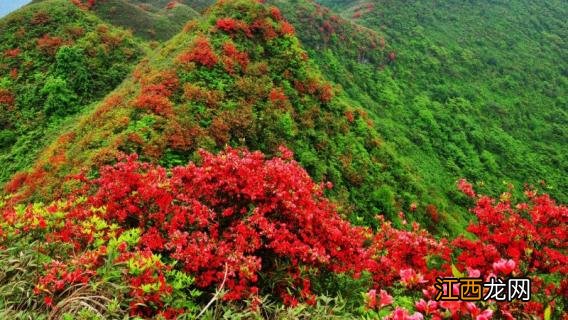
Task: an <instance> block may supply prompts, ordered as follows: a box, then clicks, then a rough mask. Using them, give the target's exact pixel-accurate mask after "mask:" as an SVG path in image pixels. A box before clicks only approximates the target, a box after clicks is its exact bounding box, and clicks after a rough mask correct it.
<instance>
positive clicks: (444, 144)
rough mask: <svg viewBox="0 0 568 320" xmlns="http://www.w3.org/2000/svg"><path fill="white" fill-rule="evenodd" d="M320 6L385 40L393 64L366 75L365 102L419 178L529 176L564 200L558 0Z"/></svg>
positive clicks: (486, 184)
mask: <svg viewBox="0 0 568 320" xmlns="http://www.w3.org/2000/svg"><path fill="white" fill-rule="evenodd" d="M321 3H323V4H326V5H329V6H331V7H333V8H334V9H335V10H337V11H338V12H340V13H341V14H342V16H343V17H344V18H347V19H351V20H352V21H354V22H356V23H359V24H362V25H364V26H367V27H369V28H372V29H374V30H377V31H379V32H381V33H383V34H384V35H385V38H386V41H387V43H388V44H389V45H390V46H391V48H392V60H393V62H392V63H391V64H390V65H389V68H386V69H385V71H384V72H380V73H376V74H374V75H372V76H371V77H369V80H370V87H373V88H374V89H373V90H371V91H367V92H366V93H367V94H369V95H373V92H375V94H376V95H378V97H377V98H378V99H373V100H374V103H369V104H368V105H367V107H368V108H369V109H371V110H373V111H374V112H375V113H376V114H377V115H378V116H379V119H378V121H377V122H378V123H380V124H381V125H380V126H377V130H378V131H379V132H380V133H381V135H382V136H383V137H384V138H385V140H386V141H388V142H390V143H392V144H394V145H396V146H397V148H398V149H399V151H400V152H401V154H402V155H403V156H404V157H405V158H406V159H407V160H409V161H411V163H412V164H413V167H415V168H416V169H417V170H418V171H419V172H421V173H422V174H423V176H424V183H425V185H430V186H433V187H435V188H436V189H437V191H436V192H439V191H442V190H444V187H443V186H448V185H450V184H451V182H452V181H455V179H457V178H458V177H467V178H468V179H470V180H472V181H475V182H476V185H477V186H478V187H480V188H481V189H482V190H484V191H485V192H487V193H491V194H497V193H499V192H501V191H502V190H503V189H504V185H507V184H509V183H510V184H513V185H514V186H515V187H516V190H517V191H520V190H522V185H523V184H524V183H530V184H532V185H535V186H539V188H542V189H544V190H546V191H547V192H550V193H551V194H552V195H553V196H554V197H555V198H557V199H559V200H561V201H564V202H565V201H566V200H567V197H568V193H567V192H568V185H567V180H566V176H565V175H566V172H568V167H567V163H568V161H567V160H568V159H567V158H566V157H567V153H566V152H564V150H566V149H567V147H568V146H567V141H568V126H567V124H568V114H567V104H568V101H567V100H566V97H567V95H566V92H568V81H567V74H566V67H567V66H566V61H567V58H568V50H567V47H568V46H567V44H566V39H567V34H566V30H568V28H567V25H566V19H564V17H565V16H566V14H567V13H568V6H567V5H566V3H565V2H559V1H540V2H532V1H522V0H519V1H497V2H494V1H493V2H484V1H469V2H463V1H446V2H443V3H437V2H436V3H434V2H432V1H425V2H419V1H405V2H404V3H400V2H398V1H334V0H327V1H326V0H324V1H321ZM443 193H445V194H446V196H449V198H450V199H452V197H451V195H449V190H447V189H446V190H445V191H443ZM516 194H518V193H516Z"/></svg>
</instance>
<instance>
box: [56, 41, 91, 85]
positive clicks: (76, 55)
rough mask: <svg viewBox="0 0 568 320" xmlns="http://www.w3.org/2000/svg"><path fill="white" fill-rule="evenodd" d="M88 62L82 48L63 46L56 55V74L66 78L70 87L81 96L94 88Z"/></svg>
mask: <svg viewBox="0 0 568 320" xmlns="http://www.w3.org/2000/svg"><path fill="white" fill-rule="evenodd" d="M86 63H87V62H86V59H85V56H84V53H83V50H82V49H81V48H79V47H76V46H74V47H68V46H65V47H62V48H60V49H59V50H58V51H57V54H56V56H55V65H54V69H55V70H54V74H55V75H56V76H58V77H60V78H62V79H66V81H67V82H68V84H69V87H70V88H71V89H73V91H75V93H76V94H78V95H79V96H82V95H86V94H88V93H89V91H91V90H92V89H93V88H92V82H91V81H89V72H88V70H87V66H86Z"/></svg>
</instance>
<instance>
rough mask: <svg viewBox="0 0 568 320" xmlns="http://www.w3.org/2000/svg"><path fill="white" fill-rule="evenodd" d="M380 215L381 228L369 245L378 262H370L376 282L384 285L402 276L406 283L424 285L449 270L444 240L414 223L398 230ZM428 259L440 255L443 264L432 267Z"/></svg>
mask: <svg viewBox="0 0 568 320" xmlns="http://www.w3.org/2000/svg"><path fill="white" fill-rule="evenodd" d="M379 219H380V220H381V221H380V222H381V228H380V229H379V230H377V232H376V233H375V237H374V238H373V243H372V247H371V251H372V252H373V254H372V256H373V257H376V258H375V259H376V262H377V263H376V264H371V265H370V267H371V270H372V273H373V278H374V280H375V282H376V283H377V284H379V285H380V286H382V287H386V286H392V285H393V283H394V282H395V281H396V280H401V283H402V284H403V285H404V286H406V287H410V288H413V287H423V286H424V285H425V284H426V283H430V284H432V283H433V282H434V280H435V278H436V277H437V276H439V275H443V274H447V273H448V271H449V268H448V262H449V261H450V255H451V249H450V248H449V246H448V243H447V241H446V240H442V241H437V240H435V239H434V238H433V237H432V236H431V235H430V234H428V233H427V232H426V231H425V230H423V229H419V226H418V225H417V224H414V225H413V228H414V230H413V231H406V230H398V229H395V228H394V227H392V225H391V223H390V222H386V221H384V218H383V217H382V216H381V217H380V218H379ZM429 259H439V260H441V261H442V262H445V264H443V265H441V269H440V270H437V269H431V268H429V267H428V260H429ZM375 268H376V269H375Z"/></svg>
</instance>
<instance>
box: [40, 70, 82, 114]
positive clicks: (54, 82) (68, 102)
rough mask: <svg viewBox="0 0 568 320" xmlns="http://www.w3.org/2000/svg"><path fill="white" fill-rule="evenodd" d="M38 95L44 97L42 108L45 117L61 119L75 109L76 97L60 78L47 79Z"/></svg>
mask: <svg viewBox="0 0 568 320" xmlns="http://www.w3.org/2000/svg"><path fill="white" fill-rule="evenodd" d="M40 93H41V94H42V95H45V103H44V107H43V108H44V112H45V113H46V115H47V116H59V117H63V116H66V115H69V114H71V113H74V112H75V111H76V109H77V100H78V97H77V95H76V94H75V92H73V91H72V90H71V89H70V88H69V86H68V85H67V81H65V80H64V79H62V78H60V77H49V78H48V79H47V81H46V82H45V85H44V86H43V88H42V89H41V91H40Z"/></svg>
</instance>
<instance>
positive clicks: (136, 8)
mask: <svg viewBox="0 0 568 320" xmlns="http://www.w3.org/2000/svg"><path fill="white" fill-rule="evenodd" d="M91 10H92V11H93V12H94V13H95V14H96V15H98V16H99V17H100V18H101V19H103V20H105V21H107V22H108V23H111V24H114V25H117V26H121V27H123V28H125V29H129V30H132V32H133V33H134V35H136V36H139V37H141V38H144V39H149V40H159V41H164V40H167V39H169V38H171V37H172V36H174V35H175V34H177V33H178V32H179V31H180V30H181V29H182V27H183V26H184V25H185V24H186V23H187V22H188V21H189V20H191V19H194V18H196V17H197V16H199V13H197V12H196V11H195V10H194V9H193V8H191V7H190V6H188V5H186V4H184V3H183V2H182V1H142V0H136V1H128V0H105V1H97V2H96V3H95V4H94V5H93V6H92V7H91Z"/></svg>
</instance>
